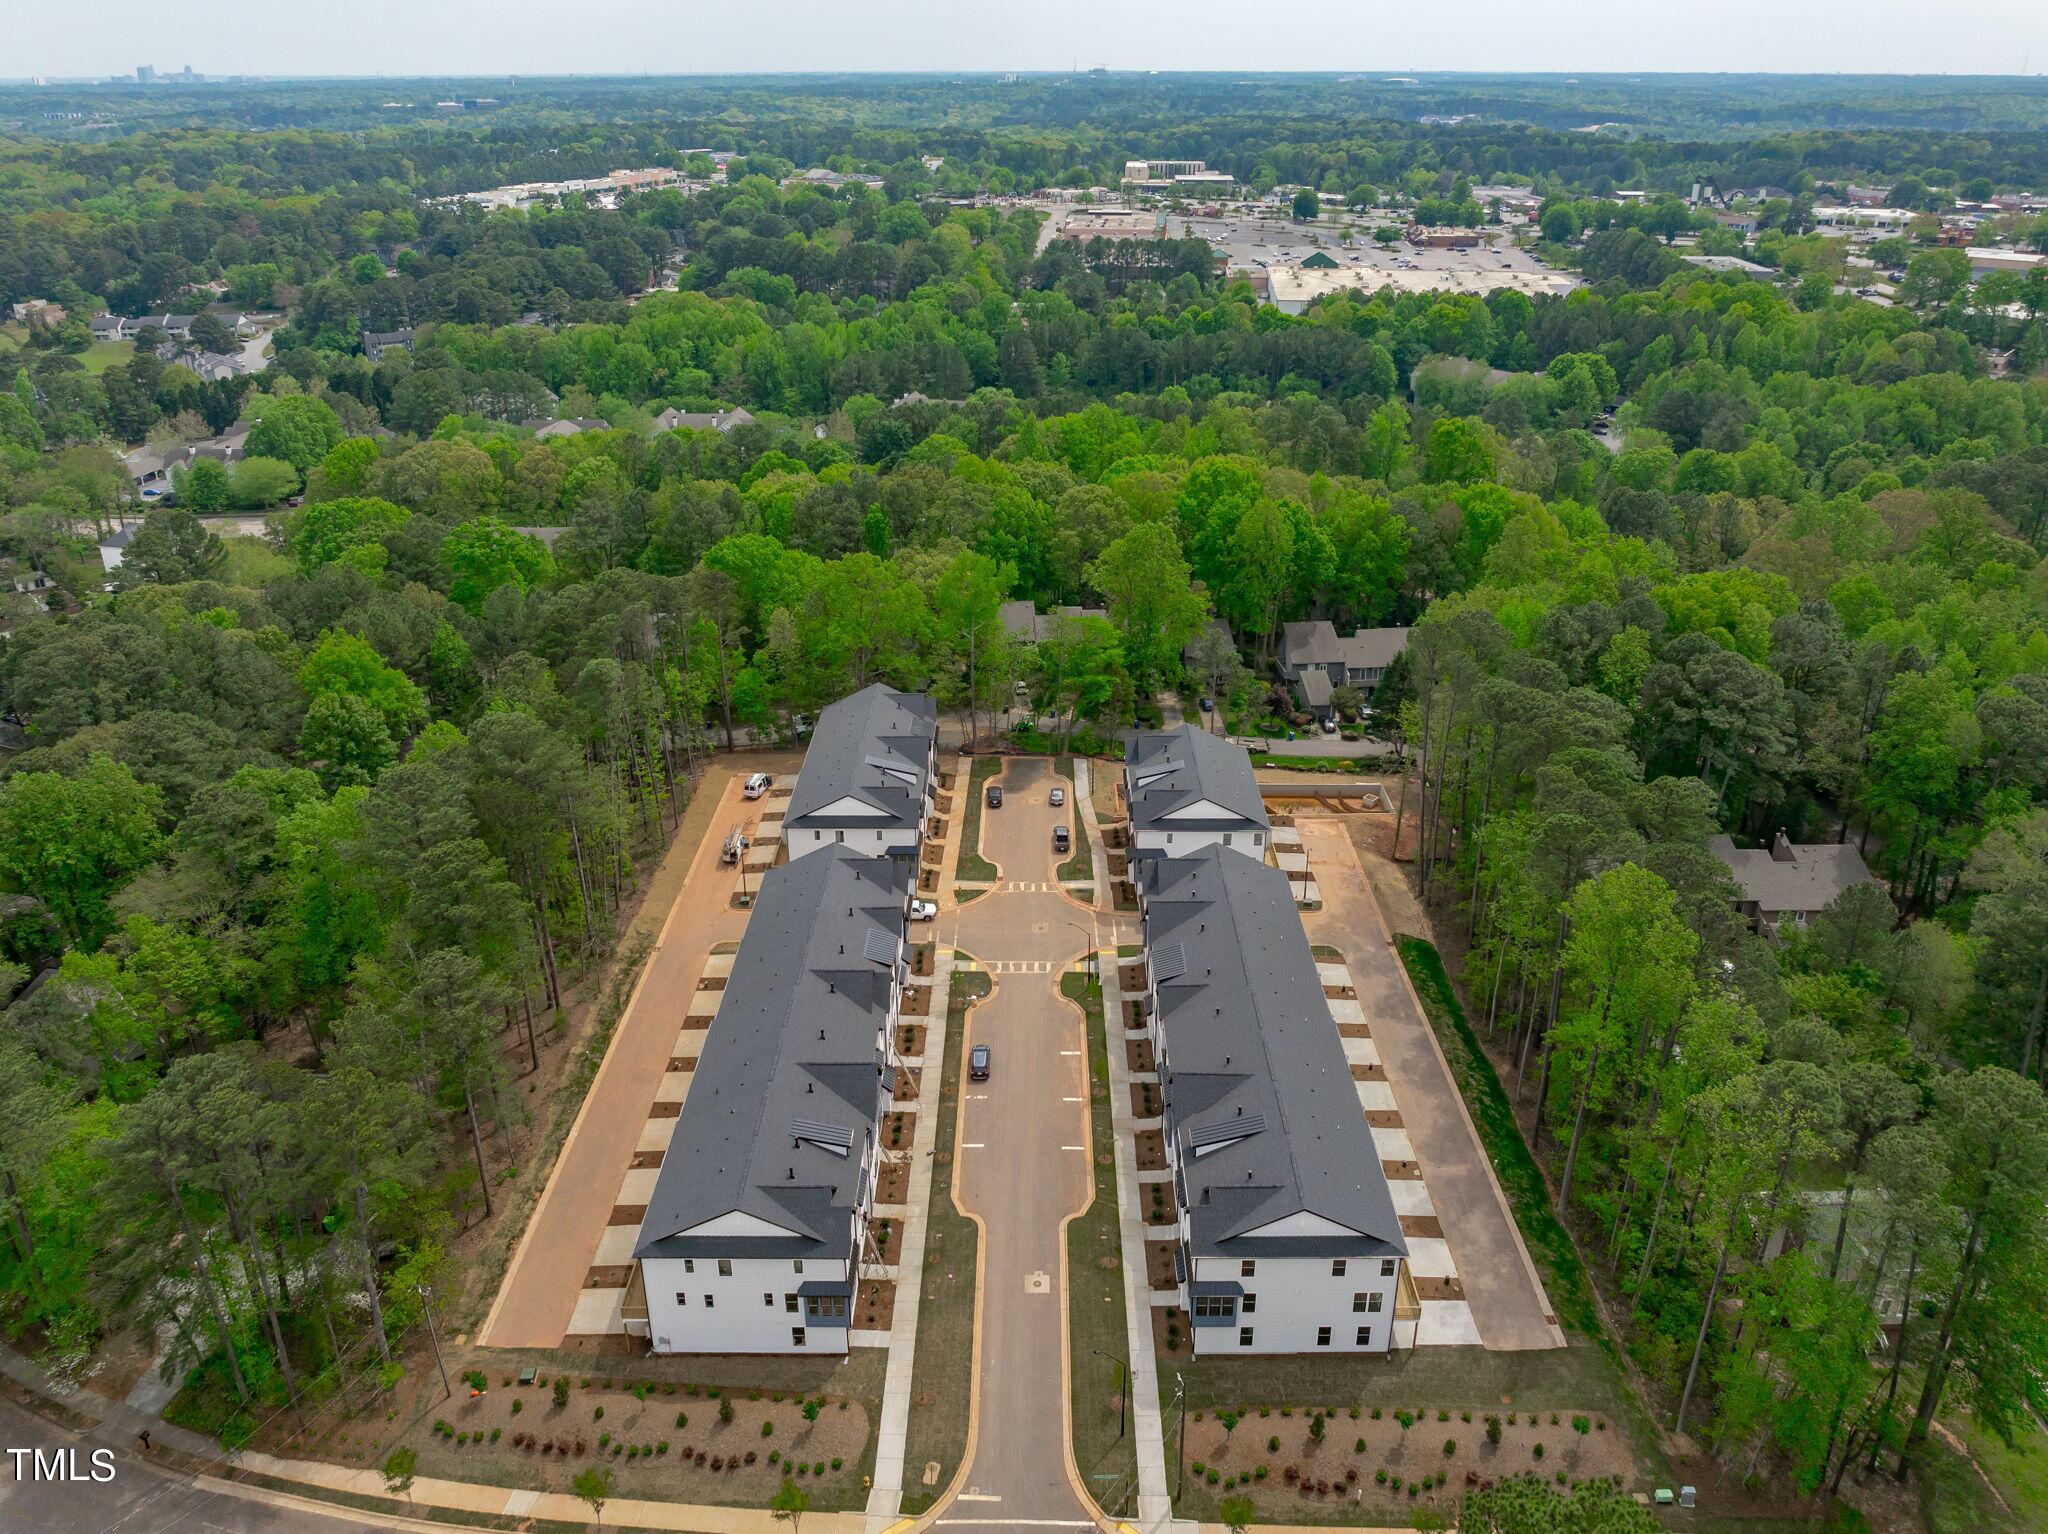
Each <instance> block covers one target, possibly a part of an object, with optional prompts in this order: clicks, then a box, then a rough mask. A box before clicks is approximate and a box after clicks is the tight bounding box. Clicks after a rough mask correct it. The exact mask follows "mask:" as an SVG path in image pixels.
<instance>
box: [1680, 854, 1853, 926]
mask: <svg viewBox="0 0 2048 1534" xmlns="http://www.w3.org/2000/svg"><path fill="white" fill-rule="evenodd" d="M1707 850H1708V851H1710V852H1712V853H1713V854H1714V856H1715V857H1717V858H1719V859H1720V860H1721V861H1722V862H1723V863H1726V864H1727V865H1728V871H1729V872H1730V873H1732V874H1733V875H1734V876H1735V882H1736V883H1737V884H1738V885H1740V886H1741V888H1742V896H1741V898H1740V899H1739V900H1738V901H1736V904H1735V908H1736V909H1737V910H1738V911H1740V912H1741V913H1742V914H1743V915H1744V916H1746V917H1748V918H1749V922H1750V925H1751V926H1752V927H1754V928H1756V930H1757V931H1759V932H1761V933H1762V934H1763V935H1764V936H1766V937H1776V936H1778V935H1779V933H1780V931H1781V930H1782V929H1783V928H1784V927H1785V926H1786V925H1787V924H1788V923H1789V924H1790V925H1792V926H1794V927H1802V928H1803V927H1805V926H1806V924H1807V923H1808V922H1810V921H1812V920H1813V918H1814V917H1815V916H1817V915H1819V914H1820V913H1821V912H1822V911H1825V910H1826V909H1827V908H1828V907H1829V906H1830V905H1832V904H1833V903H1834V900H1835V897H1836V896H1838V895H1840V894H1841V893H1842V891H1844V890H1846V889H1849V888H1851V887H1852V886H1854V885H1858V884H1870V883H1874V882H1875V881H1874V880H1873V879H1872V878H1871V874H1870V868H1869V865H1867V864H1866V863H1865V862H1864V861H1863V854H1862V853H1860V852H1858V851H1857V850H1856V849H1855V848H1854V847H1852V846H1850V845H1849V844H1848V843H1846V842H1842V843H1835V842H1802V843H1795V842H1793V841H1791V840H1790V839H1789V838H1788V837H1787V836H1786V835H1785V833H1784V832H1783V831H1780V832H1779V833H1778V834H1777V835H1776V836H1775V837H1773V838H1772V840H1771V845H1770V849H1769V850H1768V851H1766V850H1764V849H1763V848H1761V847H1738V846H1736V845H1735V839H1734V838H1733V837H1730V836H1716V837H1714V838H1713V839H1712V840H1710V841H1709V842H1708V843H1707Z"/></svg>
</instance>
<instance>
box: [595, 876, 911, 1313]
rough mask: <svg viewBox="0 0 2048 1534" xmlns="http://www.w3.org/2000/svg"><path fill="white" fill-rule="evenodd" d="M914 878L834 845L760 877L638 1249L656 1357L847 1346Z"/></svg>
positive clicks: (891, 1078) (632, 1303) (637, 1306)
mask: <svg viewBox="0 0 2048 1534" xmlns="http://www.w3.org/2000/svg"><path fill="white" fill-rule="evenodd" d="M910 879H911V871H910V869H909V867H908V865H906V864H902V863H899V862H896V861H895V860H893V859H890V858H873V857H862V856H859V855H857V854H855V853H852V852H849V851H847V850H845V849H843V848H839V847H834V848H831V849H829V850H827V851H826V852H825V853H824V854H823V855H822V856H819V857H807V858H801V859H798V860H797V861H796V862H793V863H786V864H784V865H783V866H782V867H780V868H776V869H772V870H770V871H769V873H767V874H766V875H765V876H764V877H763V878H762V880H761V890H760V895H759V897H758V898H757V899H756V901H755V903H754V910H753V915H752V916H751V917H750V918H749V919H748V922H747V932H746V936H745V938H744V939H742V940H741V943H740V947H739V952H738V953H737V954H736V955H735V956H734V959H733V966H732V973H731V975H730V976H729V977H728V978H727V981H726V987H725V991H724V993H723V996H722V999H721V1001H720V1003H719V1008H718V1013H717V1016H715V1017H714V1018H713V1019H712V1022H711V1027H710V1030H709V1031H708V1033H707V1034H706V1036H705V1039H704V1046H703V1051H702V1053H701V1054H700V1055H699V1057H698V1060H697V1067H696V1071H695V1074H694V1075H693V1076H692V1078H691V1081H690V1089H689V1092H688V1094H687V1095H686V1096H685V1097H684V1099H683V1106H682V1110H681V1112H680V1113H679V1114H678V1116H677V1118H676V1125H675V1130H674V1132H673V1134H672V1135H671V1136H670V1138H669V1143H668V1149H667V1151H666V1152H665V1154H664V1155H663V1157H662V1162H661V1170H660V1173H659V1175H658V1176H657V1177H656V1179H655V1183H654V1190H653V1192H652V1193H651V1194H650V1195H649V1198H648V1203H647V1208H646V1210H645V1212H644V1213H643V1214H642V1216H641V1220H640V1233H639V1236H638V1238H637V1240H636V1241H635V1242H634V1247H633V1257H634V1260H635V1262H636V1263H637V1264H638V1268H637V1272H636V1279H635V1281H634V1282H633V1283H632V1284H630V1285H629V1288H628V1293H627V1309H626V1322H627V1329H628V1331H629V1332H633V1333H636V1334H641V1335H645V1336H646V1337H647V1340H648V1343H649V1345H650V1347H651V1348H652V1350H653V1351H654V1352H657V1353H844V1352H845V1351H846V1350H847V1347H848V1344H849V1326H850V1324H851V1319H852V1309H853V1295H854V1286H855V1284H856V1283H857V1282H858V1281H859V1279H860V1269H861V1264H862V1262H863V1261H864V1260H874V1261H879V1260H880V1258H879V1256H878V1255H877V1254H874V1253H873V1252H872V1250H871V1242H870V1238H869V1221H870V1218H871V1216H872V1214H873V1210H874V1198H875V1185H876V1179H877V1177H878V1175H879V1172H880V1167H881V1163H882V1158H883V1155H884V1152H883V1148H882V1145H881V1140H880V1135H879V1127H880V1124H881V1121H882V1117H883V1115H884V1114H885V1113H886V1112H887V1111H888V1103H889V1100H890V1096H891V1094H892V1093H893V1091H894V1088H895V1066H896V1063H897V1062H896V1059H895V1055H894V1052H893V1036H894V1029H893V1027H892V1024H893V1022H894V1020H895V1018H896V1016H897V1011H898V1006H899V1003H900V1001H901V998H902V992H903V986H904V983H905V982H906V980H907V979H908V977H909V955H908V952H907V950H906V948H905V946H904V934H905V932H906V930H907V924H908V922H909V917H910ZM634 1288H638V1289H639V1290H640V1291H641V1292H640V1293H639V1294H638V1295H637V1296H636V1295H635V1294H634V1293H633V1290H634ZM643 1307H644V1316H640V1315H636V1314H635V1312H636V1311H638V1310H641V1309H643ZM643 1328H644V1331H643V1330H642V1329H643Z"/></svg>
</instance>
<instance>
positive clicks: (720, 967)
mask: <svg viewBox="0 0 2048 1534" xmlns="http://www.w3.org/2000/svg"><path fill="white" fill-rule="evenodd" d="M736 957H738V955H736V954H730V953H714V954H708V955H706V956H705V959H704V978H705V979H706V980H723V979H725V977H726V976H728V975H730V974H731V973H732V961H733V960H734V959H735V958H736Z"/></svg>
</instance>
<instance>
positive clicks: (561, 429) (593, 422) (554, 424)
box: [519, 415, 612, 437]
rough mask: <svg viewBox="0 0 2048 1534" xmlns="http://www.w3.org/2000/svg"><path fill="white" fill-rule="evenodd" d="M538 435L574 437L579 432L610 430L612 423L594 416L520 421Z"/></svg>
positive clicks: (537, 418)
mask: <svg viewBox="0 0 2048 1534" xmlns="http://www.w3.org/2000/svg"><path fill="white" fill-rule="evenodd" d="M519 424H520V425H521V426H523V427H525V428H526V429H527V430H528V431H530V432H532V433H533V434H534V435H535V436H536V437H573V436H575V435H576V434H577V433H578V432H585V431H610V430H611V429H612V423H611V422H609V421H600V420H597V419H595V418H594V417H592V416H587V415H577V416H569V417H567V418H565V419H563V420H560V421H543V420H541V419H540V418H539V417H538V416H535V417H533V418H531V419H529V420H524V421H521V422H520V423H519Z"/></svg>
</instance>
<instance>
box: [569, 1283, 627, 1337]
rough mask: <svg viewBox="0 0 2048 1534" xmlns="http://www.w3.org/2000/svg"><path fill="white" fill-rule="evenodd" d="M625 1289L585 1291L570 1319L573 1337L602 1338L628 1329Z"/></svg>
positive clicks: (570, 1332) (577, 1298) (579, 1297)
mask: <svg viewBox="0 0 2048 1534" xmlns="http://www.w3.org/2000/svg"><path fill="white" fill-rule="evenodd" d="M625 1307H626V1291H625V1290H624V1289H585V1290H584V1291H583V1292H582V1293H581V1294H579V1295H577V1296H576V1310H575V1312H574V1314H572V1315H571V1316H570V1318H569V1335H570V1336H571V1337H602V1336H606V1335H608V1334H610V1333H613V1332H623V1331H624V1330H625V1329H626V1318H625Z"/></svg>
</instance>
